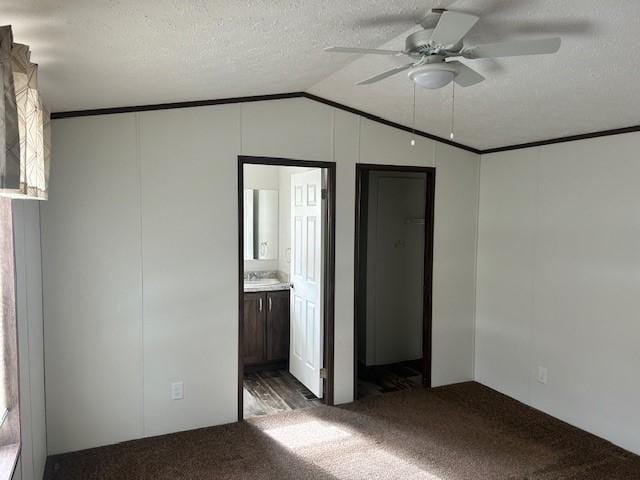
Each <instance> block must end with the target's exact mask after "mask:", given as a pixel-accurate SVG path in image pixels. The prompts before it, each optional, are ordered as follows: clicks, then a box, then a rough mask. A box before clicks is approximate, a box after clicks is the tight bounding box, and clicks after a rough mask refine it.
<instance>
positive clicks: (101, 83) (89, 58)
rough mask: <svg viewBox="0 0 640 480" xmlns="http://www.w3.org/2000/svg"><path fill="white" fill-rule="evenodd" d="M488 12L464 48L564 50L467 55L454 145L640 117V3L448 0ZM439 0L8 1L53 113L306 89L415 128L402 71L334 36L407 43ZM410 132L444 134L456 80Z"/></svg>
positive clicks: (4, 11)
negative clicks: (376, 79) (549, 39)
mask: <svg viewBox="0 0 640 480" xmlns="http://www.w3.org/2000/svg"><path fill="white" fill-rule="evenodd" d="M436 3H438V4H439V5H441V6H448V7H449V8H451V9H453V10H459V11H467V12H472V13H475V14H478V15H480V16H481V21H480V22H479V23H478V24H477V25H476V27H474V29H473V30H472V32H471V34H470V35H469V37H468V40H469V43H486V42H492V41H498V40H508V39H515V38H518V39H520V38H537V37H541V36H551V35H560V36H562V38H563V45H562V47H561V49H560V52H559V53H558V54H556V55H550V56H538V57H520V58H511V59H500V60H493V61H487V60H473V61H471V60H470V61H465V62H466V63H468V64H469V65H472V66H473V67H474V68H476V69H477V70H478V71H480V72H481V73H482V74H483V75H485V76H486V77H487V80H486V81H485V82H483V83H481V84H479V85H476V86H473V87H469V88H466V89H463V88H457V89H456V106H455V135H456V136H455V140H456V141H458V142H460V143H463V144H466V145H470V146H473V147H476V148H480V149H484V148H493V147H499V146H503V145H510V144H515V143H522V142H529V141H535V140H540V139H547V138H553V137H559V136H565V135H572V134H579V133H586V132H591V131H596V130H605V129H612V128H619V127H626V126H630V125H637V124H640V83H639V82H638V71H639V70H640V49H637V48H636V45H637V43H638V40H639V38H640V27H639V25H640V24H639V21H640V20H639V19H640V1H638V0H565V1H562V2H559V1H557V0H556V1H554V0H473V1H472V0H458V1H455V2H452V1H451V0H440V1H438V2H436ZM431 5H432V2H431V1H426V0H421V1H418V0H413V1H394V2H389V1H388V0H384V1H383V0H358V1H353V0H351V1H349V2H345V1H343V0H323V1H320V2H318V1H313V0H299V1H296V2H294V1H274V0H241V1H229V0H227V1H224V0H210V1H204V0H190V1H185V0H107V1H104V0H103V1H100V2H95V1H94V2H90V1H87V0H57V1H56V0H3V1H2V4H0V19H1V20H0V23H2V24H12V25H13V29H14V37H15V40H16V41H18V42H22V43H28V44H30V45H31V46H32V49H33V52H34V53H33V60H34V61H36V62H38V63H39V64H40V83H41V86H42V89H43V91H44V95H45V97H46V98H47V99H48V103H49V104H50V105H51V107H52V110H54V111H64V110H77V109H89V108H100V107H115V106H125V105H141V104H150V103H162V102H172V101H185V100H201V99H209V98H225V97H235V96H245V95H261V94H269V93H284V92H293V91H309V92H311V93H314V94H316V95H319V96H322V97H325V98H328V99H331V100H334V101H337V102H340V103H344V104H346V105H349V106H352V107H354V108H358V109H360V110H364V111H366V112H369V113H372V114H375V115H378V116H380V117H383V118H386V119H389V120H392V121H395V122H398V123H402V124H405V125H411V124H412V85H411V83H410V82H409V80H408V79H407V78H406V75H405V74H399V75H397V76H396V77H392V78H389V79H387V80H384V81H382V82H380V83H378V84H375V85H370V86H362V87H355V86H354V85H353V83H354V82H355V81H357V80H361V79H363V78H366V77H368V76H370V75H371V74H374V73H377V72H378V71H381V70H383V69H385V68H388V67H389V66H390V65H391V62H392V60H390V59H388V58H383V57H377V56H365V57H357V56H350V55H338V54H328V53H324V52H322V48H323V47H325V46H329V45H346V46H361V47H381V46H382V47H387V48H389V47H390V48H402V46H403V43H404V37H405V36H406V34H407V33H410V32H411V31H412V30H414V29H415V27H414V23H412V20H411V19H415V18H418V17H419V16H420V13H422V12H425V11H426V10H427V9H428V8H430V7H431ZM416 94H417V105H418V108H417V111H416V128H418V129H420V130H425V131H427V132H430V133H433V134H435V135H439V136H442V137H448V135H449V131H450V125H451V88H445V89H442V90H436V91H429V90H420V89H418V90H417V92H416Z"/></svg>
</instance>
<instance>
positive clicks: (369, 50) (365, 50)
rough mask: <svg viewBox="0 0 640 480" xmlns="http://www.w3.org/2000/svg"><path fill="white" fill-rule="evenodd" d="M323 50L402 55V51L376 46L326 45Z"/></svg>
mask: <svg viewBox="0 0 640 480" xmlns="http://www.w3.org/2000/svg"><path fill="white" fill-rule="evenodd" d="M324 51H325V52H336V53H357V54H360V55H363V54H367V53H371V54H374V55H403V54H404V52H401V51H399V50H380V49H378V48H356V47H327V48H325V49H324Z"/></svg>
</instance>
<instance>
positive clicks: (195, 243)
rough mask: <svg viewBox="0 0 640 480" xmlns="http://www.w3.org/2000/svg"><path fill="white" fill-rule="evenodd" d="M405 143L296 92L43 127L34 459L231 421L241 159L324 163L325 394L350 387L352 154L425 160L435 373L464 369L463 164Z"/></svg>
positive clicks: (428, 146) (468, 368)
mask: <svg viewBox="0 0 640 480" xmlns="http://www.w3.org/2000/svg"><path fill="white" fill-rule="evenodd" d="M410 138H411V136H410V135H409V134H407V133H405V132H402V131H399V130H396V129H393V128H390V127H386V126H382V125H379V124H376V123H373V122H371V121H369V120H365V119H361V118H360V117H358V116H355V115H352V114H349V113H346V112H343V111H340V110H336V109H333V108H331V107H328V106H326V105H322V104H319V103H316V102H313V101H311V100H308V99H289V100H278V101H268V102H255V103H245V104H236V105H225V106H215V107H199V108H193V109H185V110H163V111H156V112H144V113H137V114H123V115H107V116H96V117H86V118H75V119H62V120H55V121H54V122H53V142H54V143H53V160H52V169H53V170H52V174H51V192H50V200H49V201H48V202H47V203H46V205H43V207H42V235H43V254H44V266H43V268H44V304H45V322H46V323H45V325H46V328H45V347H46V348H45V350H46V364H47V415H48V419H49V421H48V441H49V452H50V453H59V452H64V451H70V450H78V449H82V448H88V447H93V446H97V445H104V444H109V443H114V442H117V441H121V440H125V439H131V438H138V437H143V436H148V435H155V434H160V433H168V432H174V431H178V430H183V429H189V428H195V427H203V426H207V425H213V424H219V423H224V422H231V421H234V420H235V419H236V412H237V399H236V395H237V341H236V339H237V332H238V324H237V322H238V301H237V298H238V297H237V285H238V278H237V276H238V267H237V262H238V260H237V259H238V252H237V248H238V246H237V155H238V154H245V155H259V156H276V157H285V158H293V159H304V160H324V161H335V162H336V163H337V185H336V187H337V202H338V203H337V208H336V297H335V302H336V311H335V321H336V328H335V333H336V335H335V337H336V339H335V363H336V371H335V401H336V403H343V402H348V401H351V400H352V397H353V368H352V367H353V278H354V276H353V275H354V274H353V263H354V262H353V246H354V237H353V235H354V233H353V232H354V225H353V223H354V206H355V163H356V162H358V161H360V162H366V163H384V164H407V165H420V166H434V165H435V166H437V175H436V181H437V186H436V267H435V268H436V272H435V284H434V339H433V343H434V347H435V346H437V345H441V347H440V348H434V358H433V360H434V367H433V376H434V383H435V384H445V383H450V382H455V381H460V380H470V379H472V377H473V350H472V348H471V349H470V346H471V347H472V345H473V323H474V320H473V304H474V299H475V276H474V272H475V221H476V215H475V212H476V199H477V183H478V182H477V175H478V163H479V162H478V157H477V156H476V155H473V154H468V153H467V152H462V151H458V150H457V149H455V148H449V147H447V148H440V146H439V145H438V146H436V144H435V142H433V141H430V140H428V139H424V138H418V141H417V145H416V146H415V147H411V146H409V140H410ZM458 176H459V177H460V181H459V182H458V180H457V177H458ZM444 189H447V190H450V191H448V192H446V194H445V193H444V192H440V190H444ZM438 218H440V219H441V221H443V220H442V219H444V220H445V221H446V222H447V224H448V225H451V224H453V226H449V227H447V228H443V226H439V225H438V220H437V219H438ZM458 231H459V232H464V233H468V234H469V235H470V237H469V239H468V241H467V242H459V243H453V244H452V245H449V244H448V243H447V242H448V240H449V239H448V235H449V234H450V233H451V232H458ZM465 261H468V262H469V263H470V264H469V265H466V264H464V262H465ZM455 265H462V266H463V267H464V268H462V269H461V270H460V271H458V270H457V269H449V268H448V267H450V266H451V267H453V266H455ZM438 269H439V271H438ZM454 270H455V271H454ZM439 282H442V284H443V285H440V283H439ZM454 282H455V284H454ZM444 285H446V288H444V287H443V286H444ZM451 285H453V288H454V289H455V293H454V292H452V291H450V290H448V289H449V288H450V287H451ZM469 305H471V308H469ZM177 380H182V381H184V382H185V383H184V386H185V399H184V400H181V401H171V400H169V384H170V383H171V382H174V381H177Z"/></svg>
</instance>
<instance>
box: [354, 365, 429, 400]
mask: <svg viewBox="0 0 640 480" xmlns="http://www.w3.org/2000/svg"><path fill="white" fill-rule="evenodd" d="M419 369H420V364H419V362H401V363H394V364H391V365H380V366H373V367H365V366H364V365H362V364H360V365H359V366H358V398H364V397H369V396H372V395H381V394H383V393H389V392H397V391H398V390H408V389H411V388H421V387H422V374H421V373H420V370H419Z"/></svg>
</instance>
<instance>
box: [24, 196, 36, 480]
mask: <svg viewBox="0 0 640 480" xmlns="http://www.w3.org/2000/svg"><path fill="white" fill-rule="evenodd" d="M26 207H27V205H26V204H25V203H23V204H22V230H23V237H22V241H23V242H24V245H23V247H22V248H23V251H24V255H25V262H24V287H25V300H26V302H25V313H26V320H27V321H26V327H27V328H26V330H27V363H28V365H27V376H28V386H27V387H28V388H29V427H30V429H31V432H30V435H31V468H32V470H33V472H34V474H35V472H36V466H35V460H34V458H35V455H34V448H33V403H32V401H31V399H32V397H33V395H32V393H33V390H32V389H31V321H30V319H31V315H30V314H29V290H30V288H29V267H28V263H29V255H28V252H27V215H26V213H27V210H28V209H27V208H26ZM22 468H23V469H24V459H23V461H22Z"/></svg>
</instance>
